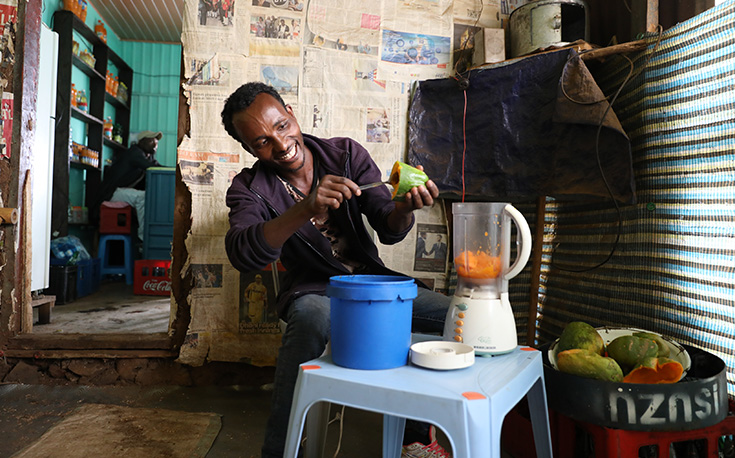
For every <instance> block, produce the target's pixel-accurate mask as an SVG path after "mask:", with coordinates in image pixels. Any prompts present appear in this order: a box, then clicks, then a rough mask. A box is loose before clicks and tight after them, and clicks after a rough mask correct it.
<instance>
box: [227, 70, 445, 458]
mask: <svg viewBox="0 0 735 458" xmlns="http://www.w3.org/2000/svg"><path fill="white" fill-rule="evenodd" d="M222 122H223V123H224V125H225V130H226V131H227V133H229V134H230V135H231V136H232V137H233V138H234V139H235V140H237V141H238V142H239V143H240V144H241V145H242V147H243V148H244V149H245V150H246V151H248V152H249V153H250V154H252V155H253V156H254V157H255V158H256V159H257V161H256V162H255V164H254V165H253V166H252V168H245V169H243V170H242V171H241V172H240V173H239V174H238V175H237V176H236V177H235V178H234V179H233V180H232V185H231V186H230V189H229V190H228V192H227V206H228V207H230V229H229V231H228V232H227V235H226V237H225V245H226V250H227V255H228V257H229V259H230V262H232V265H233V266H234V267H236V268H237V269H239V270H241V271H243V272H251V271H254V270H261V269H263V267H265V266H266V265H268V264H270V263H272V262H274V261H275V260H277V259H280V260H281V262H282V263H283V265H284V267H285V268H286V271H287V272H286V278H285V279H284V284H283V288H282V289H281V292H280V293H279V296H278V300H277V308H278V314H279V317H280V318H282V319H283V320H284V321H286V323H287V327H286V331H285V332H284V334H283V338H282V345H281V348H280V349H279V351H278V358H277V360H276V373H275V380H274V392H273V399H272V405H271V413H270V419H269V420H268V424H267V426H266V433H265V443H264V445H263V449H262V457H263V458H282V457H283V449H284V445H285V441H286V432H287V430H288V423H289V421H288V420H289V414H290V411H291V403H292V398H293V393H294V388H295V384H296V378H297V376H298V373H299V365H300V364H301V363H304V362H306V361H308V360H310V359H312V358H317V357H319V356H320V355H321V354H322V353H323V352H324V349H325V347H326V344H327V341H328V340H329V336H330V316H329V315H330V314H329V307H330V300H329V297H327V295H326V292H325V290H326V286H327V283H328V282H329V278H330V277H332V276H335V275H350V274H372V275H401V276H403V274H400V273H398V272H395V271H393V270H390V269H388V268H387V267H386V266H385V265H384V264H383V261H382V260H381V259H380V257H379V256H378V249H377V247H376V246H375V243H373V240H372V238H371V237H370V235H369V234H368V231H367V229H366V227H365V224H364V222H363V217H362V216H363V214H364V215H365V216H367V218H368V220H369V221H370V225H371V226H372V227H373V228H374V229H375V232H376V233H377V234H378V235H379V237H380V240H381V241H382V243H385V244H388V245H390V244H395V243H397V242H399V241H401V240H402V239H403V238H405V236H406V235H407V234H408V233H409V231H410V230H411V227H412V226H413V224H414V216H413V212H414V210H417V209H420V208H423V207H426V206H431V205H433V204H434V199H436V198H437V196H438V195H439V190H438V188H437V187H436V185H435V184H434V183H433V182H432V181H431V180H429V181H428V182H427V183H426V186H417V187H415V188H412V189H411V190H410V191H409V192H408V193H407V194H406V198H405V201H403V202H393V201H392V200H391V193H390V192H389V191H388V188H386V187H385V186H381V187H377V188H373V189H370V190H365V191H361V190H360V189H359V188H358V186H359V185H361V184H366V183H373V182H376V181H382V179H383V177H382V173H381V171H380V169H379V168H378V166H377V165H376V164H375V162H373V159H372V158H371V157H370V154H369V153H368V151H367V150H366V149H365V148H363V147H362V146H361V145H360V144H359V143H357V142H356V141H354V140H351V139H349V138H331V139H325V138H318V137H314V136H312V135H307V134H302V132H301V128H300V127H299V124H298V122H297V120H296V118H295V116H294V112H293V110H292V108H291V106H290V105H286V104H285V103H284V101H283V99H282V98H281V96H280V95H279V94H278V92H277V91H276V90H275V89H274V88H273V87H272V86H268V85H266V84H263V83H247V84H244V85H243V86H241V87H240V88H239V89H237V90H236V91H235V92H234V93H233V94H231V95H230V96H229V98H228V99H227V101H226V102H225V107H224V110H223V111H222ZM418 289H419V291H418V296H417V297H416V299H414V301H413V326H414V330H416V331H424V332H439V333H441V332H442V331H443V329H444V318H445V316H446V313H447V308H448V306H449V298H448V297H447V296H444V295H442V294H440V293H436V292H434V291H431V290H429V289H427V288H426V287H424V286H423V284H420V285H419V288H418ZM404 443H405V444H406V447H405V448H404V452H403V456H404V457H417V456H429V453H433V455H432V456H436V457H446V456H448V455H447V454H446V452H444V451H443V450H441V447H439V446H438V444H437V443H436V440H435V434H434V427H433V426H431V427H430V426H429V425H427V424H425V423H418V422H413V421H409V422H407V429H406V435H405V436H404ZM424 452H425V453H424ZM422 453H424V454H422Z"/></svg>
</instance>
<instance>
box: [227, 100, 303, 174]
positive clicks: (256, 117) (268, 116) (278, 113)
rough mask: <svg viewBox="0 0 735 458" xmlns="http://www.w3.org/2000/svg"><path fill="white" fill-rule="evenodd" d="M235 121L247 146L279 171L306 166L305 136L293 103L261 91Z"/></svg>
mask: <svg viewBox="0 0 735 458" xmlns="http://www.w3.org/2000/svg"><path fill="white" fill-rule="evenodd" d="M232 124H233V126H234V127H235V132H237V135H238V136H239V137H240V139H241V140H242V144H243V146H244V147H245V149H247V150H248V152H249V153H250V154H252V155H253V156H255V157H256V158H258V159H259V160H260V161H262V162H263V164H264V165H266V166H268V167H271V168H274V169H276V172H277V173H279V172H281V173H285V174H289V173H294V172H296V171H298V170H300V169H301V168H302V167H303V166H304V164H305V161H306V156H305V147H304V137H303V136H302V135H301V128H300V127H299V124H298V122H297V121H296V117H294V114H293V110H292V109H291V106H290V105H287V106H286V107H284V106H283V105H281V104H280V103H279V102H278V101H277V100H276V99H275V98H273V97H272V96H271V95H269V94H259V95H258V96H257V97H255V100H254V101H253V103H252V104H250V106H249V107H248V108H246V109H245V110H243V111H240V112H237V113H235V115H234V116H233V117H232Z"/></svg>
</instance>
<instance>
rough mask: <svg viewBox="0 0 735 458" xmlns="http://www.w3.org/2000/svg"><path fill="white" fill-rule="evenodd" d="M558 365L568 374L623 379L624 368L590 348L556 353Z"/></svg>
mask: <svg viewBox="0 0 735 458" xmlns="http://www.w3.org/2000/svg"><path fill="white" fill-rule="evenodd" d="M556 367H557V368H559V370H560V371H562V372H566V373H567V374H573V375H578V376H580V377H586V378H592V379H595V380H604V381H607V382H621V381H622V380H623V370H622V369H621V368H620V365H618V363H617V362H616V361H615V360H614V359H612V358H609V357H607V356H601V355H599V354H597V353H593V352H591V351H589V350H580V349H572V350H564V351H563V352H561V353H559V354H558V355H556Z"/></svg>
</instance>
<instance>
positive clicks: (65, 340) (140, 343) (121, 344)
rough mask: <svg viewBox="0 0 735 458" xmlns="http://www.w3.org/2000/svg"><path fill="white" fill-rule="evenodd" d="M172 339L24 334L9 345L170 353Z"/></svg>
mask: <svg viewBox="0 0 735 458" xmlns="http://www.w3.org/2000/svg"><path fill="white" fill-rule="evenodd" d="M172 345H173V344H172V341H171V337H169V336H168V334H166V333H164V332H161V333H156V334H21V335H18V336H15V337H13V338H12V339H10V341H9V342H8V346H7V348H8V349H9V350H90V351H91V350H97V349H99V351H108V350H113V351H117V350H125V351H138V352H140V351H148V350H170V349H171V348H172Z"/></svg>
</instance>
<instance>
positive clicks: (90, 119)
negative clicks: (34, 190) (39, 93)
mask: <svg viewBox="0 0 735 458" xmlns="http://www.w3.org/2000/svg"><path fill="white" fill-rule="evenodd" d="M52 23H53V28H54V31H56V32H57V33H58V34H59V48H58V74H57V91H56V92H57V93H56V107H57V110H59V112H60V113H67V112H68V113H69V115H62V116H60V117H58V119H57V120H56V136H55V140H54V186H53V189H54V191H53V198H52V210H51V219H52V225H53V227H54V228H55V230H56V231H57V232H58V233H59V235H62V236H63V235H67V233H68V228H69V224H68V208H69V190H68V189H69V180H70V179H71V178H72V176H71V175H70V171H72V169H73V171H79V170H84V171H85V173H84V174H82V175H84V176H83V178H82V180H83V186H84V203H83V204H82V205H84V206H85V207H87V208H89V211H90V214H91V215H90V216H91V217H92V218H94V212H95V211H96V210H97V209H99V202H98V198H99V197H100V189H101V186H102V167H104V162H103V160H102V157H100V166H99V167H93V166H91V165H88V164H82V163H80V162H73V161H71V160H70V158H69V132H70V128H71V123H72V120H73V119H77V120H79V121H82V122H83V123H84V124H85V127H86V128H85V129H84V131H85V132H84V133H85V135H86V138H85V140H82V141H83V142H84V143H85V145H84V146H86V147H88V148H90V149H92V150H94V151H98V152H100V156H101V153H102V152H103V148H104V147H105V146H107V147H109V148H111V149H112V150H113V151H114V152H119V151H123V150H126V149H127V148H126V147H125V146H124V145H126V144H127V143H128V136H129V130H130V114H131V113H130V109H131V105H132V95H133V75H134V72H133V70H132V68H131V67H130V66H129V65H127V64H126V63H125V61H124V60H123V59H122V58H120V56H118V55H117V54H116V53H115V52H113V50H112V49H110V48H109V47H108V46H107V43H105V42H104V41H102V39H100V38H99V37H98V36H97V34H96V33H95V32H94V30H93V28H90V27H89V26H88V25H87V24H85V23H84V21H82V20H81V19H79V18H78V17H76V16H75V15H74V14H73V13H72V12H71V11H66V10H59V11H56V12H55V13H54V16H53V21H52ZM74 41H76V42H78V43H79V44H80V47H84V48H86V50H87V51H88V52H90V53H91V54H92V55H93V56H94V58H95V64H94V65H89V64H87V63H86V62H85V61H83V60H82V59H81V58H80V56H79V55H75V54H74V52H73V50H74ZM113 66H114V67H115V69H113V68H112V67H113ZM108 70H109V71H112V72H114V73H116V74H117V77H118V80H119V81H120V82H121V83H124V84H125V86H126V87H127V88H128V95H129V99H128V102H127V103H124V102H122V101H121V100H120V99H117V98H115V97H112V95H109V94H107V93H106V92H107V91H106V90H105V85H106V84H105V83H106V80H107V77H106V75H107V71H108ZM79 72H81V73H82V74H84V75H86V76H87V77H89V87H85V88H84V89H85V90H86V92H87V98H88V107H87V108H88V110H87V111H81V110H79V109H78V108H75V107H73V106H71V105H70V103H69V99H70V97H69V94H71V87H72V84H73V83H74V81H73V79H74V78H76V77H81V74H79ZM85 80H86V77H82V81H78V82H77V86H79V83H82V84H84V83H86V81H85ZM105 110H107V111H108V112H107V113H106V112H105ZM113 110H114V112H113ZM110 115H112V117H113V118H114V121H113V122H115V124H119V125H120V126H121V127H122V141H121V142H120V143H117V142H115V141H112V140H110V139H106V138H104V120H105V119H106V118H107V117H108V116H110ZM74 130H75V132H74V133H75V134H77V132H76V130H77V129H76V128H75V129H74ZM77 137H78V136H77ZM78 175H79V174H78V173H75V174H74V176H73V179H74V180H79V177H78ZM75 185H76V183H75ZM93 220H94V219H93Z"/></svg>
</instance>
